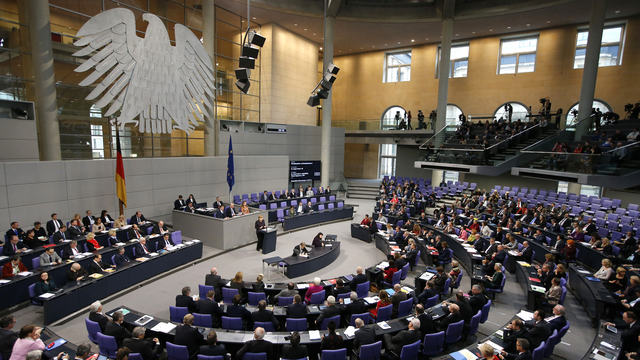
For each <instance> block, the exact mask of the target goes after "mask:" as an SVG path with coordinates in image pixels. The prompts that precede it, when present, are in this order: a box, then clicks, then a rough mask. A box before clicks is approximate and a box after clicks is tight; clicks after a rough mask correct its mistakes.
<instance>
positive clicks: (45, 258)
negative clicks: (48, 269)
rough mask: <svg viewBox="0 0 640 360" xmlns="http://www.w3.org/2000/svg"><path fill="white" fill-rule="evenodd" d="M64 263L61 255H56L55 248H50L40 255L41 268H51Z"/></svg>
mask: <svg viewBox="0 0 640 360" xmlns="http://www.w3.org/2000/svg"><path fill="white" fill-rule="evenodd" d="M60 263H62V258H60V255H58V254H56V251H55V248H53V247H50V248H47V250H45V252H43V253H42V254H41V255H40V266H51V265H55V264H60Z"/></svg>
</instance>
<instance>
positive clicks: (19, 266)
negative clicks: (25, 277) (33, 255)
mask: <svg viewBox="0 0 640 360" xmlns="http://www.w3.org/2000/svg"><path fill="white" fill-rule="evenodd" d="M24 271H27V267H26V266H24V264H23V263H22V262H21V261H20V255H13V256H11V261H9V262H7V263H6V264H4V265H3V266H2V278H3V279H9V278H12V277H14V276H16V274H18V273H21V272H24Z"/></svg>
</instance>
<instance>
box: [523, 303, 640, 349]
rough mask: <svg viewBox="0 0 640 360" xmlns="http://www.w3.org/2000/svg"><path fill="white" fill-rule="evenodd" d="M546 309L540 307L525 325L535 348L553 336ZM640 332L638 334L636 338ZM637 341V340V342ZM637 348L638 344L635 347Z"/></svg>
mask: <svg viewBox="0 0 640 360" xmlns="http://www.w3.org/2000/svg"><path fill="white" fill-rule="evenodd" d="M544 315H545V313H544V310H542V309H538V310H536V311H535V312H534V313H533V320H531V321H527V322H526V323H525V324H524V326H525V327H526V328H527V329H528V331H529V335H531V346H532V347H533V348H534V349H535V348H537V347H538V346H540V343H541V342H543V341H547V339H549V336H551V329H550V328H549V324H547V321H546V320H545V319H544ZM637 338H638V334H636V340H637ZM636 343H637V342H636ZM635 348H637V345H636V346H635V347H634V349H635Z"/></svg>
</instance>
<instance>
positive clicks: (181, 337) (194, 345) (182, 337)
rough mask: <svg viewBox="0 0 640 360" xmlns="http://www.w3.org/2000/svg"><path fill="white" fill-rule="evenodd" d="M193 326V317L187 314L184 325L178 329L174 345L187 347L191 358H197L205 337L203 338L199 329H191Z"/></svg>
mask: <svg viewBox="0 0 640 360" xmlns="http://www.w3.org/2000/svg"><path fill="white" fill-rule="evenodd" d="M191 325H193V315H191V314H187V315H185V316H184V318H183V319H182V325H181V326H178V327H176V330H175V331H176V335H175V338H174V343H175V344H176V345H183V346H186V347H187V350H188V351H189V358H195V356H196V354H197V353H198V350H199V349H200V344H201V343H202V341H203V340H204V336H202V334H201V333H200V331H198V329H196V328H194V327H191Z"/></svg>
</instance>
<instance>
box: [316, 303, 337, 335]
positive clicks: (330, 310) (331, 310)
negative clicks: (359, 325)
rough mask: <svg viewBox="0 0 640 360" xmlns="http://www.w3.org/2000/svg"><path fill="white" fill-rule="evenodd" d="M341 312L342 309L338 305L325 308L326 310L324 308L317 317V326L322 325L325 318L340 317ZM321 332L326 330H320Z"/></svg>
mask: <svg viewBox="0 0 640 360" xmlns="http://www.w3.org/2000/svg"><path fill="white" fill-rule="evenodd" d="M341 312H342V307H341V306H340V305H338V304H335V305H331V306H327V307H326V308H324V310H322V312H320V316H318V319H317V320H316V322H317V324H318V325H322V320H324V319H325V318H327V319H328V318H332V317H334V316H338V315H340V313H341ZM336 325H338V326H339V325H340V324H336ZM322 330H326V329H322Z"/></svg>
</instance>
